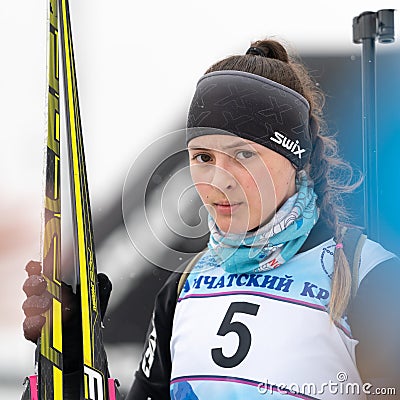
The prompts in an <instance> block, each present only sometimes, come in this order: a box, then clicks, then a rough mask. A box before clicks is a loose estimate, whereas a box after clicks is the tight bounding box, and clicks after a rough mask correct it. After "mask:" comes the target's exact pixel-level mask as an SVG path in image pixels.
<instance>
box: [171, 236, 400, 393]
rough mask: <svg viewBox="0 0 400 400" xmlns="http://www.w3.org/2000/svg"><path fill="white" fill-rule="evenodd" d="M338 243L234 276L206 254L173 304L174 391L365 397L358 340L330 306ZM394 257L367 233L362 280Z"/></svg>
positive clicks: (324, 245) (172, 353)
mask: <svg viewBox="0 0 400 400" xmlns="http://www.w3.org/2000/svg"><path fill="white" fill-rule="evenodd" d="M334 246H335V243H334V242H333V240H329V241H327V242H324V243H322V244H321V245H319V246H317V247H315V248H313V249H311V250H309V251H307V252H304V253H301V254H298V255H296V256H294V257H293V258H292V259H291V260H290V261H288V262H287V263H286V264H284V265H282V266H280V267H279V268H277V269H275V270H273V271H268V272H263V273H259V274H229V273H227V272H225V271H224V270H223V269H222V268H221V267H219V266H218V264H217V263H216V262H215V260H214V259H213V257H212V256H211V254H210V252H207V253H205V254H204V255H203V257H202V258H201V259H200V260H199V261H198V262H197V264H196V266H195V267H194V269H193V270H192V272H191V273H190V275H189V276H188V279H187V281H186V282H185V286H184V287H183V289H182V292H181V293H180V295H179V298H178V303H177V306H176V311H175V316H174V321H173V330H172V338H171V360H172V373H171V399H173V400H183V399H185V400H189V399H193V400H195V399H199V400H203V399H204V400H214V399H215V400H224V399H227V400H228V399H229V400H234V399H238V400H239V399H240V400H242V399H246V400H247V399H249V400H252V399H263V398H268V397H273V398H279V397H281V396H286V397H287V396H289V397H295V398H305V399H308V398H317V399H337V396H338V395H343V396H346V398H348V399H356V398H357V399H365V395H363V392H362V382H361V379H360V377H359V374H358V371H357V367H356V365H355V346H356V344H357V341H356V340H355V339H353V338H352V337H351V332H350V327H349V326H348V324H347V322H346V318H343V319H342V320H341V323H340V324H338V325H337V326H336V325H334V324H333V323H332V322H331V321H330V318H329V314H328V313H327V311H326V309H327V305H328V304H329V295H330V286H331V275H332V272H333V251H334ZM372 255H373V257H372ZM391 257H394V255H393V254H392V253H390V252H388V251H386V250H384V249H383V248H382V247H381V246H380V245H378V244H376V243H374V242H371V241H370V240H367V241H366V243H365V245H364V248H363V252H362V255H361V266H360V278H361V279H362V277H363V276H365V274H366V273H367V272H368V271H369V270H371V269H372V268H373V267H374V266H375V265H377V264H378V263H380V262H383V261H385V260H387V259H389V258H391ZM363 271H366V272H363Z"/></svg>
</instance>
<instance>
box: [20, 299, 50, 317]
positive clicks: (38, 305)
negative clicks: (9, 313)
mask: <svg viewBox="0 0 400 400" xmlns="http://www.w3.org/2000/svg"><path fill="white" fill-rule="evenodd" d="M50 305H51V298H50V296H46V295H43V296H36V295H33V296H31V297H28V298H27V299H26V300H25V301H24V303H23V304H22V309H23V310H24V313H25V315H26V316H27V317H32V316H35V315H40V314H43V313H44V312H46V311H47V310H48V309H49V308H50Z"/></svg>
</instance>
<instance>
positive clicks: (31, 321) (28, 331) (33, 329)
mask: <svg viewBox="0 0 400 400" xmlns="http://www.w3.org/2000/svg"><path fill="white" fill-rule="evenodd" d="M45 322H46V318H45V317H43V315H36V316H34V317H27V318H25V320H24V323H23V324H22V327H23V330H24V336H25V338H26V339H28V340H30V341H31V342H33V343H36V342H37V340H38V339H39V337H40V334H41V331H42V327H43V325H44V323H45Z"/></svg>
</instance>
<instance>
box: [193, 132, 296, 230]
mask: <svg viewBox="0 0 400 400" xmlns="http://www.w3.org/2000/svg"><path fill="white" fill-rule="evenodd" d="M188 149H189V157H190V171H191V175H192V179H193V182H194V184H195V186H196V189H197V192H198V193H199V195H200V197H201V199H202V201H203V203H204V204H205V206H206V207H207V210H208V212H209V213H210V214H211V215H212V216H213V218H214V220H215V222H216V224H217V225H218V227H219V228H220V229H221V230H222V231H224V232H230V233H244V232H247V231H249V230H251V229H253V228H256V227H258V226H259V225H261V224H263V223H264V222H267V221H269V220H270V219H271V218H272V217H273V216H274V214H275V211H276V210H277V209H278V208H279V207H280V206H281V205H282V204H283V203H284V202H285V201H286V200H287V199H288V198H289V197H290V196H292V195H293V194H294V193H295V192H296V186H295V176H296V170H295V168H294V167H293V166H292V164H291V163H290V161H289V160H287V159H286V158H285V157H283V156H281V155H280V154H278V153H276V152H274V151H273V150H270V149H268V148H266V147H264V146H262V145H260V144H257V143H255V142H252V141H250V140H246V139H242V138H239V137H236V136H228V135H205V136H199V137H196V138H194V139H192V140H191V141H190V142H189V145H188Z"/></svg>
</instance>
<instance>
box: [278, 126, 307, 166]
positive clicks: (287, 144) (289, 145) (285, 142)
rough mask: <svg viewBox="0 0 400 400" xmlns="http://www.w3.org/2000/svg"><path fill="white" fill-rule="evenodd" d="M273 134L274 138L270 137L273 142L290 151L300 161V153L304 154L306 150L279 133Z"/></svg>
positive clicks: (297, 142)
mask: <svg viewBox="0 0 400 400" xmlns="http://www.w3.org/2000/svg"><path fill="white" fill-rule="evenodd" d="M274 134H275V137H273V136H271V137H270V139H271V140H272V141H273V142H275V143H278V144H280V145H281V146H282V147H283V148H285V149H287V150H289V151H291V152H292V153H293V154H294V155H295V156H298V157H299V159H301V155H302V153H304V152H305V151H306V150H305V149H302V148H301V147H300V145H299V141H298V140H296V141H293V140H290V139H289V138H287V137H286V136H285V135H284V134H282V133H280V132H274Z"/></svg>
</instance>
